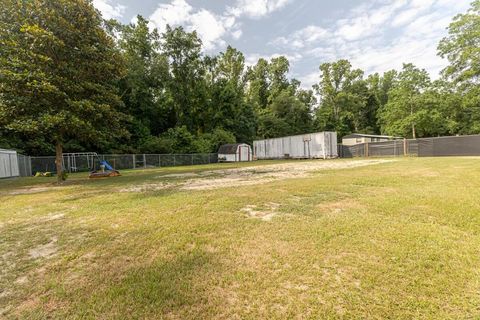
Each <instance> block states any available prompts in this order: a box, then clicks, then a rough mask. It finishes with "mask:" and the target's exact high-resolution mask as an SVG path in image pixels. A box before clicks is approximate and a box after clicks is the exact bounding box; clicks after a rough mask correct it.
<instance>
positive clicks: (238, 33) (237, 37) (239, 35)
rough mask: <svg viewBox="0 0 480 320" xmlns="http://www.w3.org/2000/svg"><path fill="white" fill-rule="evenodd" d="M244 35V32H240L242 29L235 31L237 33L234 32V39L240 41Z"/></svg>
mask: <svg viewBox="0 0 480 320" xmlns="http://www.w3.org/2000/svg"><path fill="white" fill-rule="evenodd" d="M242 34H243V32H242V30H240V29H238V30H235V31H233V32H232V38H233V39H235V40H238V39H240V37H241V36H242Z"/></svg>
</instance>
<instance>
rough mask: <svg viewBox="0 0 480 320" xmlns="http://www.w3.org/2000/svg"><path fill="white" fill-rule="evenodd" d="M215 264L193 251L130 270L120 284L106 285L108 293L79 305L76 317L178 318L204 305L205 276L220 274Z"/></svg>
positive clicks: (92, 297)
mask: <svg viewBox="0 0 480 320" xmlns="http://www.w3.org/2000/svg"><path fill="white" fill-rule="evenodd" d="M216 261H217V260H216V259H215V257H214V256H213V254H212V253H208V252H205V251H201V250H194V251H191V252H184V253H182V254H180V255H178V256H176V257H175V258H174V259H172V260H164V259H162V260H157V261H155V262H153V263H152V264H151V265H149V266H145V267H140V268H134V269H131V270H129V271H127V272H126V273H124V274H123V275H122V277H121V280H119V281H113V280H112V282H111V283H108V282H107V283H106V284H107V289H106V290H104V291H99V292H97V293H95V294H93V295H92V296H91V297H90V299H88V300H87V301H85V303H83V304H81V305H79V306H78V307H79V308H78V309H80V310H76V314H82V317H94V318H96V317H98V316H101V317H106V318H109V315H110V316H113V315H118V314H123V315H124V316H126V315H128V317H129V318H142V319H143V318H163V317H164V316H165V315H167V314H170V315H171V314H174V315H178V314H180V313H182V309H190V308H192V306H194V305H197V306H200V305H202V304H205V303H206V302H207V300H208V299H209V297H208V296H207V295H206V293H207V292H208V291H209V286H210V285H212V284H209V283H208V280H207V279H208V277H207V276H205V275H206V274H208V273H211V272H212V270H217V272H218V270H221V269H220V268H219V265H218V263H217V262H216ZM194 309H196V308H194Z"/></svg>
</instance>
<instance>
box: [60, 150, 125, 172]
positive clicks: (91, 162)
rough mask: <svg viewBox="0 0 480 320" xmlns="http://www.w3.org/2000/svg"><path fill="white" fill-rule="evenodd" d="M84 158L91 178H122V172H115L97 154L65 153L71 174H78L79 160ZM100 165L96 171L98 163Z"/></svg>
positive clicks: (65, 162) (66, 164)
mask: <svg viewBox="0 0 480 320" xmlns="http://www.w3.org/2000/svg"><path fill="white" fill-rule="evenodd" d="M81 157H83V158H84V159H86V162H87V166H88V168H90V174H89V178H109V177H118V176H120V171H118V170H115V169H114V168H113V167H112V166H111V165H110V163H108V161H106V160H102V159H100V157H99V156H98V154H97V153H96V152H82V153H64V154H63V161H64V166H66V167H67V168H66V169H67V170H68V171H69V172H76V171H77V170H78V166H77V159H79V158H81ZM97 162H98V163H99V164H100V168H99V170H97V169H96V166H95V165H96V163H97Z"/></svg>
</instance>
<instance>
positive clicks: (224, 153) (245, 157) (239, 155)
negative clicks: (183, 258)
mask: <svg viewBox="0 0 480 320" xmlns="http://www.w3.org/2000/svg"><path fill="white" fill-rule="evenodd" d="M252 160H253V153H252V147H250V146H249V145H248V144H246V143H232V144H224V145H222V146H220V148H219V149H218V161H219V162H240V161H242V162H243V161H252Z"/></svg>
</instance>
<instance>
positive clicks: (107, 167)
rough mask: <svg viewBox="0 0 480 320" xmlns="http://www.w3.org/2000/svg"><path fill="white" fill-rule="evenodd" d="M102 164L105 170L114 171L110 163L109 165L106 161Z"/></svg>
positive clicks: (101, 162)
mask: <svg viewBox="0 0 480 320" xmlns="http://www.w3.org/2000/svg"><path fill="white" fill-rule="evenodd" d="M100 164H101V165H104V166H105V169H107V170H110V171H113V168H112V166H111V165H110V163H108V162H107V161H106V160H102V161H100Z"/></svg>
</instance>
